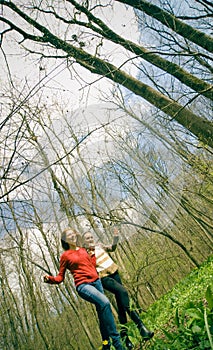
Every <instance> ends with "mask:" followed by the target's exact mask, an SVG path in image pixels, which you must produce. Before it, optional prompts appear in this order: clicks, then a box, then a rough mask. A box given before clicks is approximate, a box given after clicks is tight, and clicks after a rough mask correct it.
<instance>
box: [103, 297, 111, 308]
mask: <svg viewBox="0 0 213 350" xmlns="http://www.w3.org/2000/svg"><path fill="white" fill-rule="evenodd" d="M103 308H111V304H110V301H109V299H107V298H106V300H105V302H104V305H103Z"/></svg>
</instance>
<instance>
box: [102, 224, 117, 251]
mask: <svg viewBox="0 0 213 350" xmlns="http://www.w3.org/2000/svg"><path fill="white" fill-rule="evenodd" d="M118 242H119V231H118V229H117V228H116V227H115V228H114V235H113V241H112V244H110V245H103V249H104V250H105V251H106V252H114V251H115V249H116V248H117V244H118Z"/></svg>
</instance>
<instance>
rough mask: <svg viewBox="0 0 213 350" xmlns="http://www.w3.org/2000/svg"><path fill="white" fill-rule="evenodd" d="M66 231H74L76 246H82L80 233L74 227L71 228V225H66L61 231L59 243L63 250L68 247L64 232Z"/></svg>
mask: <svg viewBox="0 0 213 350" xmlns="http://www.w3.org/2000/svg"><path fill="white" fill-rule="evenodd" d="M68 231H72V232H75V233H76V236H77V241H76V246H78V247H82V237H81V235H80V233H78V232H77V231H76V230H75V229H72V228H71V227H66V228H65V229H64V230H63V232H62V233H61V245H62V248H63V249H64V250H68V249H70V246H69V243H67V242H66V241H65V239H66V234H67V232H68Z"/></svg>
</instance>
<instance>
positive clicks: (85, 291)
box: [76, 278, 123, 350]
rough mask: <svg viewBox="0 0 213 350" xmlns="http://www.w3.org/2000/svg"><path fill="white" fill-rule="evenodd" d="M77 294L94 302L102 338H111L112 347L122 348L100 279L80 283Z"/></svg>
mask: <svg viewBox="0 0 213 350" xmlns="http://www.w3.org/2000/svg"><path fill="white" fill-rule="evenodd" d="M76 290H77V292H78V294H79V296H80V297H81V298H82V299H85V300H86V301H89V302H90V303H92V304H94V305H95V307H96V311H97V314H98V319H99V324H100V332H101V336H102V340H109V339H110V338H111V339H112V343H113V345H114V347H115V348H116V349H118V350H120V349H121V350H122V349H123V348H122V345H121V342H120V336H119V333H118V331H117V329H116V325H115V321H114V317H113V314H112V309H111V305H110V302H109V300H108V298H107V297H106V296H105V295H104V290H103V287H102V284H101V281H100V279H99V278H98V279H97V280H96V281H95V282H92V283H82V284H80V285H79V286H78V287H77V288H76Z"/></svg>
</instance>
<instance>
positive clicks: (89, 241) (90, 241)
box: [84, 232, 95, 248]
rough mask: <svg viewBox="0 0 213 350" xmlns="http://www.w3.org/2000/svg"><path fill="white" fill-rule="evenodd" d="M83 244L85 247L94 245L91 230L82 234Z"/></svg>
mask: <svg viewBox="0 0 213 350" xmlns="http://www.w3.org/2000/svg"><path fill="white" fill-rule="evenodd" d="M84 245H85V247H86V248H92V247H94V246H95V241H94V237H93V235H92V233H91V232H87V233H85V234H84Z"/></svg>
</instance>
